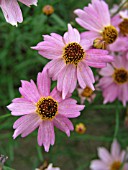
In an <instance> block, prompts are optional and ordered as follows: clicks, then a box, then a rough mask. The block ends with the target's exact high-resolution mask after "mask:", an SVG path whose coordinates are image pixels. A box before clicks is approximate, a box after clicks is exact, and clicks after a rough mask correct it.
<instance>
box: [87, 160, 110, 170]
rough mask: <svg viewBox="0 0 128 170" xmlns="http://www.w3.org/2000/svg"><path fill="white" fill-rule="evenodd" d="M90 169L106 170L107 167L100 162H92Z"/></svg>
mask: <svg viewBox="0 0 128 170" xmlns="http://www.w3.org/2000/svg"><path fill="white" fill-rule="evenodd" d="M90 168H91V170H108V166H107V165H106V164H105V163H104V162H102V161H100V160H94V161H92V162H91V165H90Z"/></svg>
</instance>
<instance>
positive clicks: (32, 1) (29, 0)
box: [19, 0, 37, 6]
mask: <svg viewBox="0 0 128 170" xmlns="http://www.w3.org/2000/svg"><path fill="white" fill-rule="evenodd" d="M19 1H20V2H22V3H23V4H25V5H27V6H30V5H37V0H19Z"/></svg>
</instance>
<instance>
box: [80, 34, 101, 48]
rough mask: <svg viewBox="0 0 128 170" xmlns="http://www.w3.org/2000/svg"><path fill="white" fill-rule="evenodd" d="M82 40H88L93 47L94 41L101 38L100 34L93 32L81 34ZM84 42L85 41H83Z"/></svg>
mask: <svg viewBox="0 0 128 170" xmlns="http://www.w3.org/2000/svg"><path fill="white" fill-rule="evenodd" d="M80 36H81V39H82V40H85V39H87V40H88V41H90V43H91V45H93V41H94V40H95V39H96V38H97V37H100V34H99V33H97V32H93V31H86V32H83V33H81V35H80ZM83 42H84V41H83Z"/></svg>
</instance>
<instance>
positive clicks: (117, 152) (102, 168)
mask: <svg viewBox="0 0 128 170" xmlns="http://www.w3.org/2000/svg"><path fill="white" fill-rule="evenodd" d="M98 156H99V158H100V160H98V159H97V160H93V161H92V162H91V165H90V168H91V170H120V169H121V167H122V165H123V167H122V170H127V169H128V163H124V158H125V151H124V150H123V151H121V149H120V145H119V143H118V142H117V140H114V141H113V143H112V145H111V152H110V153H109V152H108V150H107V149H106V148H104V147H100V148H98Z"/></svg>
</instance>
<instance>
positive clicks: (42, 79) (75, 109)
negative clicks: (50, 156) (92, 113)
mask: <svg viewBox="0 0 128 170" xmlns="http://www.w3.org/2000/svg"><path fill="white" fill-rule="evenodd" d="M50 86H51V83H50V78H49V77H48V75H47V72H46V71H43V72H42V73H38V76H37V86H36V85H35V83H34V82H33V80H31V81H30V82H27V81H22V87H20V88H19V91H20V93H21V95H22V96H23V98H16V99H14V100H13V101H12V103H11V104H10V105H9V106H7V108H8V109H9V110H11V114H12V115H13V116H21V115H23V116H22V117H20V118H19V119H18V120H17V121H16V122H15V123H14V125H13V128H14V129H15V132H14V134H13V138H14V139H15V138H16V137H17V136H18V135H20V134H21V136H22V137H26V136H27V135H29V134H30V133H32V132H33V131H34V130H35V129H36V128H38V127H39V129H38V144H39V145H40V146H42V145H43V146H44V148H45V151H47V152H48V151H49V147H50V145H54V142H55V134H54V126H56V127H57V128H59V129H60V130H61V131H63V132H65V133H66V134H67V136H70V131H72V130H73V125H72V123H71V121H70V120H69V119H68V118H74V117H77V116H79V115H80V110H83V109H84V105H77V104H76V100H74V99H71V98H69V96H70V95H69V94H68V96H66V99H65V100H63V99H62V97H61V93H60V92H58V91H57V89H56V87H55V88H54V89H53V90H52V92H50Z"/></svg>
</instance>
